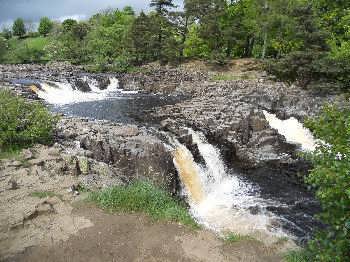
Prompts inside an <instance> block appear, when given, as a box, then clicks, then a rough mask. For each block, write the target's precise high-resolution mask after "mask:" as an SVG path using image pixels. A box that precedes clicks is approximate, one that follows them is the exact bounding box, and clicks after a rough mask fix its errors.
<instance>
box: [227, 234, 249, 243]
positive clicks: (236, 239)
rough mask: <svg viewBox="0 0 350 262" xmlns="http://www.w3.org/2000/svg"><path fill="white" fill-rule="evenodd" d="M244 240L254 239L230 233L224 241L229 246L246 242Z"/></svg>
mask: <svg viewBox="0 0 350 262" xmlns="http://www.w3.org/2000/svg"><path fill="white" fill-rule="evenodd" d="M244 240H254V238H252V237H251V236H246V235H240V234H235V233H229V234H227V235H226V236H225V237H224V241H225V242H226V243H229V244H232V243H236V242H240V241H244Z"/></svg>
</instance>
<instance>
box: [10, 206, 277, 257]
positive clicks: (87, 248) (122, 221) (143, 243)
mask: <svg viewBox="0 0 350 262" xmlns="http://www.w3.org/2000/svg"><path fill="white" fill-rule="evenodd" d="M73 213H74V215H76V216H78V217H85V218H87V219H89V220H90V221H91V222H92V223H93V224H94V226H93V227H90V228H86V229H83V230H81V231H79V233H78V234H77V235H74V236H71V237H70V238H69V240H68V241H61V242H60V243H57V244H54V245H52V246H51V247H31V248H28V249H26V250H25V252H23V253H21V254H18V255H16V256H15V257H13V258H11V259H8V260H6V262H10V261H11V262H12V261H13V262H20V261H26V262H31V261H33V262H37V261H43V262H44V261H50V262H59V261H62V262H63V261H65V262H67V261H74V262H80V261H81V262H86V261H94V262H99V261H211V262H212V261H269V262H270V261H281V257H279V256H278V255H274V254H273V252H272V251H271V250H269V249H268V248H266V247H264V246H262V245H261V244H260V243H257V242H255V241H241V242H238V243H234V244H225V243H224V242H223V241H222V240H220V239H218V238H217V236H215V235H214V234H212V233H210V232H208V231H192V230H191V229H188V228H186V227H184V226H181V225H177V224H173V223H163V222H157V223H153V222H152V221H151V220H150V219H149V218H147V217H145V216H143V215H139V214H118V215H113V214H108V213H105V212H103V211H101V210H99V209H98V208H96V207H93V206H87V205H86V204H84V205H82V206H79V207H78V208H76V209H75V210H74V212H73Z"/></svg>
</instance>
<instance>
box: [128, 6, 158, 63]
mask: <svg viewBox="0 0 350 262" xmlns="http://www.w3.org/2000/svg"><path fill="white" fill-rule="evenodd" d="M157 28H158V25H157V24H156V23H155V21H154V20H153V19H152V14H151V17H149V16H147V15H146V14H145V13H144V12H141V13H140V15H139V16H138V17H137V18H136V19H135V21H134V23H133V25H132V27H131V30H130V36H131V43H132V51H133V53H134V54H135V62H136V64H142V63H146V62H150V61H154V60H155V59H157V55H156V53H157V50H156V48H157V36H156V35H155V34H154V32H155V31H156V30H157Z"/></svg>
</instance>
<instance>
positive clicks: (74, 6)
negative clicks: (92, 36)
mask: <svg viewBox="0 0 350 262" xmlns="http://www.w3.org/2000/svg"><path fill="white" fill-rule="evenodd" d="M149 2H150V0H145V1H143V0H0V26H2V27H3V26H6V25H10V24H12V22H13V20H15V19H16V18H17V17H21V18H23V19H24V20H25V21H30V22H32V23H37V22H38V21H39V20H40V18H41V17H43V16H48V17H50V18H51V19H54V20H59V21H63V20H64V19H66V18H74V19H77V20H84V19H86V18H89V17H90V16H91V15H93V14H95V13H97V12H98V11H101V10H104V9H107V8H110V7H112V8H123V7H124V6H126V5H130V6H132V7H133V8H134V9H135V10H137V11H140V10H145V11H146V10H149V7H148V4H149ZM174 2H177V3H180V2H182V1H180V0H176V1H174Z"/></svg>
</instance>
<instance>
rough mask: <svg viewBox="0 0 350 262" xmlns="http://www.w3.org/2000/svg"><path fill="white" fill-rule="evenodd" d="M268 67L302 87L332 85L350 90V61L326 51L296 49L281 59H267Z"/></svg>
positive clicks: (270, 70) (284, 78)
mask: <svg viewBox="0 0 350 262" xmlns="http://www.w3.org/2000/svg"><path fill="white" fill-rule="evenodd" d="M265 65H266V69H267V71H268V72H269V73H271V74H273V75H275V76H276V77H277V78H278V79H280V80H282V81H287V82H289V83H293V82H296V83H297V84H299V85H300V86H302V87H307V86H315V87H319V88H322V87H323V86H327V87H329V86H332V87H333V88H337V89H341V90H350V75H349V72H350V61H349V60H348V59H343V58H332V57H330V56H328V54H327V53H324V52H315V51H313V52H312V51H308V52H303V51H296V52H292V53H290V54H288V55H287V56H285V57H284V58H281V59H279V60H277V59H273V60H270V61H267V63H266V64H265Z"/></svg>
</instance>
